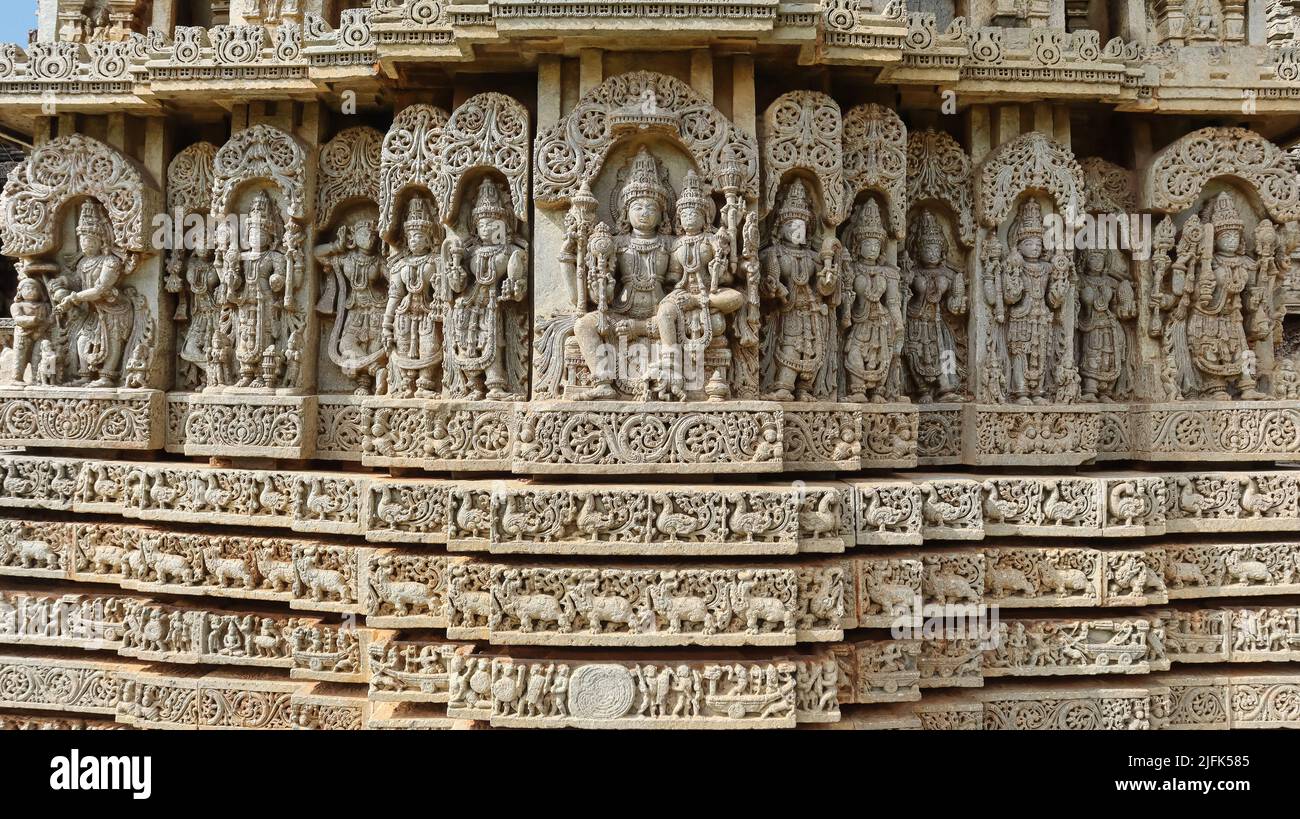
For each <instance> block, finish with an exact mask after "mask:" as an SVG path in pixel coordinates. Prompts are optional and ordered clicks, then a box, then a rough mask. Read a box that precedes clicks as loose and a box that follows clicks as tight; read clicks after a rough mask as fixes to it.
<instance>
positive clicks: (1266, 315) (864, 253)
mask: <svg viewBox="0 0 1300 819" xmlns="http://www.w3.org/2000/svg"><path fill="white" fill-rule="evenodd" d="M1292 5H1293V4H1291V3H1289V2H1280V0H1272V2H1250V3H1242V2H1231V1H1230V0H1207V1H1206V2H1198V3H1191V2H1187V3H1184V2H1182V0H1157V2H1155V3H1149V2H1144V1H1139V0H1128V2H1118V3H1115V2H1073V0H1071V2H1065V1H1064V0H1033V2H1027V3H1009V2H1006V3H1004V2H1002V0H996V2H994V0H968V2H957V3H951V2H944V1H943V0H926V1H925V2H913V3H904V2H903V0H875V1H874V2H872V0H814V2H806V3H787V2H777V1H776V0H746V1H745V2H727V3H721V2H714V0H685V1H683V2H668V1H667V0H635V1H634V2H628V3H617V4H610V3H599V2H590V3H587V2H567V0H566V1H564V2H560V1H557V2H538V0H499V1H498V2H492V3H487V4H477V3H470V2H461V1H460V0H443V2H432V1H431V0H373V2H350V3H349V2H329V1H328V0H234V1H233V2H230V3H189V2H185V0H158V2H152V3H150V2H146V1H145V0H104V2H100V3H91V4H86V3H82V2H80V0H77V1H76V2H63V1H62V0H58V2H50V3H43V4H42V15H41V17H40V19H39V28H38V30H37V33H36V36H35V38H34V39H33V41H32V42H31V43H30V44H27V45H24V46H20V45H14V44H9V45H3V46H0V126H3V130H4V132H5V133H6V134H7V135H8V136H9V137H13V138H15V139H16V142H17V143H21V144H25V145H26V146H27V148H26V150H25V151H24V156H22V157H17V158H16V159H17V160H18V161H17V162H16V164H15V165H14V167H13V169H12V170H11V171H10V173H9V174H8V178H7V181H6V182H5V184H4V188H3V193H0V243H2V245H3V252H4V254H5V256H6V257H7V259H8V260H10V261H11V262H12V265H13V270H14V271H16V274H15V277H14V279H13V281H7V282H3V285H4V288H3V289H5V290H6V292H7V293H11V294H12V305H11V306H10V307H9V316H11V318H9V319H6V320H4V323H3V325H0V326H2V328H3V336H4V342H5V343H4V352H3V355H0V375H2V376H3V385H2V386H0V446H2V447H3V450H4V451H3V452H0V726H3V727H45V726H61V727H113V726H118V727H120V726H133V727H138V728H211V727H238V728H282V727H297V728H338V729H361V728H453V727H474V728H487V727H580V728H587V727H601V728H603V727H635V728H643V727H651V728H715V727H716V728H791V727H809V728H811V727H850V728H853V727H864V728H970V729H999V728H1006V729H1030V728H1073V729H1101V728H1123V729H1130V728H1143V729H1160V728H1248V727H1296V726H1300V713H1297V711H1296V706H1295V703H1296V702H1297V701H1298V699H1300V698H1298V697H1297V694H1300V665H1297V663H1298V662H1300V543H1297V540H1296V537H1297V534H1296V533H1297V531H1300V471H1297V470H1296V469H1295V466H1296V464H1297V463H1300V316H1298V315H1297V313H1300V176H1298V175H1297V166H1296V156H1297V153H1296V151H1294V150H1288V149H1289V148H1290V147H1291V145H1292V143H1294V142H1296V141H1298V140H1300V59H1298V58H1297V53H1298V52H1297V37H1300V29H1298V27H1297V26H1295V25H1292V24H1291V22H1292V20H1291V17H1292V15H1293V13H1294V10H1293V9H1292V8H1291V6H1292Z"/></svg>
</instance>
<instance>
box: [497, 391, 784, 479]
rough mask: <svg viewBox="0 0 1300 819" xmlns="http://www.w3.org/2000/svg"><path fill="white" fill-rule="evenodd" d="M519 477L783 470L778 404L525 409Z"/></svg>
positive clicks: (544, 404) (555, 404)
mask: <svg viewBox="0 0 1300 819" xmlns="http://www.w3.org/2000/svg"><path fill="white" fill-rule="evenodd" d="M521 415H522V418H521V421H520V426H519V446H518V447H517V448H516V450H515V462H514V471H515V472H518V473H524V474H527V473H533V474H573V473H574V472H577V471H581V472H583V473H588V474H608V475H621V474H637V473H640V474H644V473H647V472H651V473H653V472H665V473H672V474H710V473H742V472H743V473H748V472H779V471H780V470H781V469H782V468H783V465H784V462H783V455H784V448H783V445H782V427H783V423H784V422H783V417H782V411H781V408H780V405H779V404H774V403H768V402H728V403H716V404H715V403H700V402H696V403H659V402H642V403H616V402H578V401H541V402H533V403H531V404H529V405H528V406H527V407H526V408H524V409H522V411H521Z"/></svg>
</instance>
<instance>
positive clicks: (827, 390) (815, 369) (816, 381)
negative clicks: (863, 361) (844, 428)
mask: <svg viewBox="0 0 1300 819" xmlns="http://www.w3.org/2000/svg"><path fill="white" fill-rule="evenodd" d="M816 224H817V222H816V215H815V214H814V213H813V205H812V203H811V201H810V199H809V196H808V189H807V188H806V187H805V185H804V183H803V181H802V180H800V179H796V180H795V181H794V182H792V183H791V184H790V186H789V187H788V188H787V189H786V192H785V196H784V198H783V200H782V202H781V204H780V206H779V207H778V209H777V211H776V220H775V224H774V225H773V227H772V237H771V240H770V242H769V244H768V246H767V247H766V248H764V249H763V251H762V253H761V254H760V259H759V262H760V265H761V270H762V273H761V281H760V293H761V295H762V297H763V298H764V299H766V300H767V301H768V302H769V303H770V305H771V309H770V312H767V313H765V315H767V316H768V317H769V318H770V320H771V325H770V327H769V331H768V335H767V337H766V339H765V340H764V354H763V359H764V372H765V375H766V382H765V383H766V385H767V386H768V393H767V397H768V399H769V400H773V401H789V400H792V399H796V398H797V399H798V400H801V401H812V400H817V399H828V400H833V399H834V398H835V393H836V388H837V384H836V381H837V379H838V375H837V373H836V370H837V364H838V358H839V356H838V347H839V334H838V333H837V332H836V330H835V326H834V320H835V317H834V312H833V311H834V308H835V307H836V306H838V304H839V299H840V273H839V270H838V262H837V257H838V255H839V249H838V242H836V241H835V237H834V236H827V237H826V239H825V240H823V242H822V247H821V248H820V249H818V248H814V247H813V246H812V245H813V242H812V239H813V237H812V236H811V235H810V233H811V231H812V230H813V227H814V226H815V225H816Z"/></svg>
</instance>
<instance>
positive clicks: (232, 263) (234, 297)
mask: <svg viewBox="0 0 1300 819" xmlns="http://www.w3.org/2000/svg"><path fill="white" fill-rule="evenodd" d="M247 222H248V225H247V227H248V230H247V234H248V249H247V250H243V251H241V250H240V249H239V245H238V242H237V241H236V240H235V238H234V237H228V238H227V246H226V248H225V252H224V257H223V259H222V265H221V283H222V293H223V297H224V299H225V303H224V304H223V305H222V316H221V321H222V322H223V324H224V325H225V326H227V327H228V328H229V330H228V332H229V334H230V336H231V338H232V340H233V343H234V362H233V367H234V368H235V370H236V371H237V373H238V380H237V381H236V382H235V385H234V386H236V387H256V388H267V387H275V386H277V385H276V383H275V380H274V376H275V372H273V371H272V372H268V371H267V367H266V363H267V362H266V358H267V351H268V350H270V351H271V358H272V363H273V364H275V365H276V367H275V369H278V368H279V367H278V364H279V362H278V359H277V358H276V350H277V349H278V345H277V342H279V341H281V335H282V334H283V333H284V324H285V322H284V315H283V313H284V306H283V304H282V303H281V296H282V294H283V293H284V292H285V287H286V286H287V285H288V277H289V275H290V271H289V260H288V257H287V256H286V255H285V253H284V252H283V251H282V250H280V238H281V236H280V234H281V231H280V220H279V212H278V211H277V209H276V206H275V203H274V202H273V201H272V199H271V196H270V194H268V193H267V192H266V191H260V192H259V193H258V194H257V196H256V198H255V199H254V200H253V205H252V209H251V210H250V211H249V214H248V219H247Z"/></svg>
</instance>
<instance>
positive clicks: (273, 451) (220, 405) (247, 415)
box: [185, 392, 317, 460]
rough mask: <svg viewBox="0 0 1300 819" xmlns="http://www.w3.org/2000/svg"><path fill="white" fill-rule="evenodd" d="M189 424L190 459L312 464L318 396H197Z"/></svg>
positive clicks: (192, 399) (187, 446) (187, 445)
mask: <svg viewBox="0 0 1300 819" xmlns="http://www.w3.org/2000/svg"><path fill="white" fill-rule="evenodd" d="M189 404H190V408H189V415H188V416H187V417H186V419H185V454H186V455H207V456H217V457H225V458H291V459H294V460H305V459H307V458H311V457H312V456H313V453H314V451H315V445H316V406H317V401H316V396H314V395H271V394H259V393H247V392H238V393H235V392H203V393H194V394H192V395H191V396H190V399H189Z"/></svg>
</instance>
